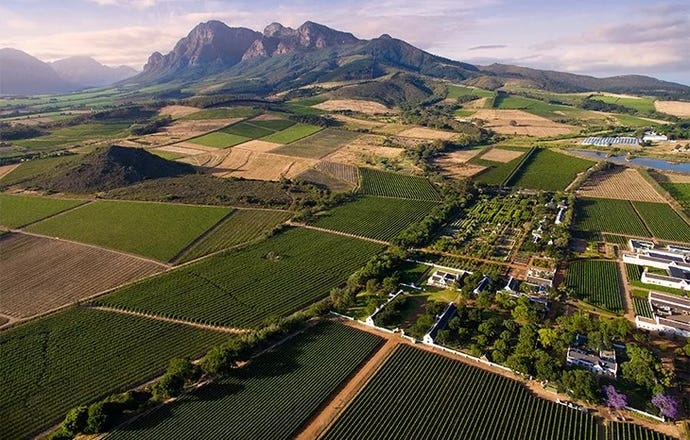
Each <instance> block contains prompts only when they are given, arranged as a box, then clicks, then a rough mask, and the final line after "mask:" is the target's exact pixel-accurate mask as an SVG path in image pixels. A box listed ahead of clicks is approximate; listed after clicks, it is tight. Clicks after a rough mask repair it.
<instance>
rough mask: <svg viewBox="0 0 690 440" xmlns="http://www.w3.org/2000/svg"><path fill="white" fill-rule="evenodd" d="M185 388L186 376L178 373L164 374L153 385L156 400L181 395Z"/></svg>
mask: <svg viewBox="0 0 690 440" xmlns="http://www.w3.org/2000/svg"><path fill="white" fill-rule="evenodd" d="M182 390H184V378H183V377H182V376H180V375H178V374H168V373H166V374H164V375H163V377H161V378H160V380H159V381H158V382H157V383H156V385H154V387H153V397H154V399H156V400H165V399H168V398H170V397H175V396H179V395H180V393H182Z"/></svg>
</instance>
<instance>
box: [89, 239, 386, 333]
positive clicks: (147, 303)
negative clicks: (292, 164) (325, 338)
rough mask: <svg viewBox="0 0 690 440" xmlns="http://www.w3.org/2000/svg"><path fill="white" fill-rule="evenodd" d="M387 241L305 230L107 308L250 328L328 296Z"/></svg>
mask: <svg viewBox="0 0 690 440" xmlns="http://www.w3.org/2000/svg"><path fill="white" fill-rule="evenodd" d="M380 249H381V246H380V245H377V244H374V243H370V242H367V241H363V240H358V239H352V238H348V237H343V236H339V235H335V234H329V233H325V232H319V231H313V230H308V229H304V228H299V229H291V230H288V231H287V232H284V233H281V234H279V235H277V236H275V237H272V238H270V239H268V240H265V241H263V242H261V243H259V244H257V245H255V246H251V247H247V248H243V249H237V250H231V251H228V252H225V253H222V254H218V255H214V256H211V257H209V258H206V259H204V260H201V261H199V262H198V263H194V264H191V265H189V266H185V267H183V268H180V269H177V270H174V271H171V272H167V273H165V274H162V275H160V276H158V277H154V278H150V279H147V280H144V281H142V282H140V283H137V284H134V285H131V286H128V287H125V288H123V289H122V290H119V291H117V292H114V293H112V294H110V295H107V296H104V297H101V298H99V300H98V302H99V303H100V304H104V305H107V306H112V307H116V308H124V309H128V310H134V311H140V312H147V313H153V314H161V315H164V316H170V317H174V318H177V319H183V320H189V321H195V322H201V323H208V324H214V325H223V326H234V327H251V326H256V325H259V324H260V323H261V322H262V321H264V320H265V319H267V318H273V317H277V316H283V315H286V314H289V313H292V312H294V311H296V310H299V309H301V308H303V307H306V306H308V305H309V304H311V303H313V302H314V301H316V300H318V299H320V298H323V297H325V296H326V295H328V292H329V291H330V289H332V288H333V287H336V286H338V285H339V284H341V283H343V282H344V281H345V280H346V279H347V277H348V276H349V275H350V274H352V273H353V272H354V271H355V270H356V269H357V268H359V267H360V266H362V265H363V264H364V263H365V262H366V261H367V260H368V259H369V258H370V257H371V256H373V255H374V254H375V253H376V252H378V251H379V250H380Z"/></svg>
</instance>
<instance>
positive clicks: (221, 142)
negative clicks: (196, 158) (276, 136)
mask: <svg viewBox="0 0 690 440" xmlns="http://www.w3.org/2000/svg"><path fill="white" fill-rule="evenodd" d="M248 140H250V138H248V137H244V136H238V135H236V134H230V133H224V132H222V131H214V132H213V133H208V134H205V135H203V136H199V137H195V138H194V139H190V140H189V142H192V143H194V144H199V145H205V146H207V147H213V148H227V147H232V146H235V145H237V144H241V143H243V142H247V141H248Z"/></svg>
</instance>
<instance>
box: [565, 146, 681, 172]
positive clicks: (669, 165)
mask: <svg viewBox="0 0 690 440" xmlns="http://www.w3.org/2000/svg"><path fill="white" fill-rule="evenodd" d="M569 151H570V152H571V153H574V154H577V155H578V156H582V157H586V158H594V159H597V160H608V161H609V162H613V163H617V164H620V165H637V166H641V167H645V168H655V169H657V170H662V171H674V172H676V173H685V174H690V162H669V161H666V160H661V159H650V158H648V157H636V158H634V159H630V160H626V159H625V158H626V156H625V155H622V156H609V157H606V154H607V153H604V152H601V151H586V150H569Z"/></svg>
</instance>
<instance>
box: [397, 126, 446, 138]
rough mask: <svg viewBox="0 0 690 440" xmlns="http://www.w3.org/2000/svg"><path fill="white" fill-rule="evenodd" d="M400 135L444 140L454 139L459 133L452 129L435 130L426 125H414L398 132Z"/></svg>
mask: <svg viewBox="0 0 690 440" xmlns="http://www.w3.org/2000/svg"><path fill="white" fill-rule="evenodd" d="M398 135H399V136H403V137H409V138H415V139H428V140H436V139H440V140H444V141H448V140H451V139H454V138H455V137H456V136H457V135H458V134H457V133H453V132H450V131H441V130H434V129H433V128H426V127H413V128H408V129H406V130H403V131H401V132H400V133H398Z"/></svg>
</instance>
